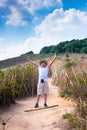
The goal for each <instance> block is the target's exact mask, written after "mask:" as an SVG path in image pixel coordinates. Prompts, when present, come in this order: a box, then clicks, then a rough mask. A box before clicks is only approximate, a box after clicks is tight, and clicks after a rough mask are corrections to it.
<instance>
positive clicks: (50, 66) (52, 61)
mask: <svg viewBox="0 0 87 130" xmlns="http://www.w3.org/2000/svg"><path fill="white" fill-rule="evenodd" d="M55 59H56V55H54V58H53V60H52V61H51V63H50V64H49V65H48V66H49V67H51V66H52V64H53V63H54V61H55Z"/></svg>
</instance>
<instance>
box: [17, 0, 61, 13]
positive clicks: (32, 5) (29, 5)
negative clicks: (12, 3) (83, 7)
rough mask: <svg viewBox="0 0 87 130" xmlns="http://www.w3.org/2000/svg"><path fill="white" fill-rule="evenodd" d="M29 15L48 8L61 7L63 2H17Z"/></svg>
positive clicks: (51, 0) (46, 0)
mask: <svg viewBox="0 0 87 130" xmlns="http://www.w3.org/2000/svg"><path fill="white" fill-rule="evenodd" d="M16 1H17V3H18V4H21V5H22V6H23V7H24V9H26V10H27V11H28V12H29V13H31V14H34V12H35V11H37V10H39V9H41V8H48V7H52V6H55V5H58V6H61V5H62V0H16Z"/></svg>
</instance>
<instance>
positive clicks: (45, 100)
mask: <svg viewBox="0 0 87 130" xmlns="http://www.w3.org/2000/svg"><path fill="white" fill-rule="evenodd" d="M44 103H47V94H44Z"/></svg>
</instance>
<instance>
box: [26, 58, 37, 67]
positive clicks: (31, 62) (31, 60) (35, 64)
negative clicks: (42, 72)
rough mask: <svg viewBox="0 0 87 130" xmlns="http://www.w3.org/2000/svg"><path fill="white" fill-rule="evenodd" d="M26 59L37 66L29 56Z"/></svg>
mask: <svg viewBox="0 0 87 130" xmlns="http://www.w3.org/2000/svg"><path fill="white" fill-rule="evenodd" d="M27 60H28V61H30V63H32V64H33V65H35V66H36V67H38V64H37V63H36V62H34V61H32V60H31V59H30V58H29V57H28V58H27Z"/></svg>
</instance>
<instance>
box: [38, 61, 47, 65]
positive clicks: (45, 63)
mask: <svg viewBox="0 0 87 130" xmlns="http://www.w3.org/2000/svg"><path fill="white" fill-rule="evenodd" d="M42 63H45V64H46V65H47V64H48V62H47V61H46V60H41V61H40V63H39V64H40V65H41V64H42Z"/></svg>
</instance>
